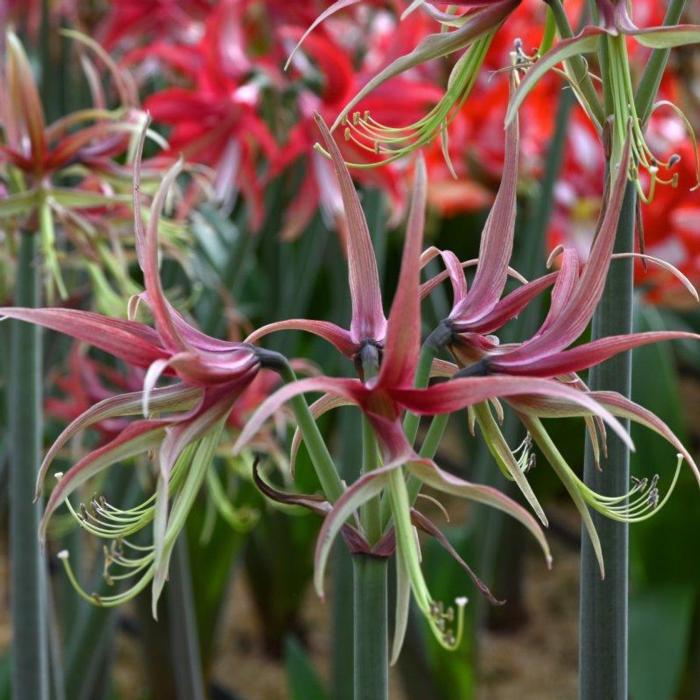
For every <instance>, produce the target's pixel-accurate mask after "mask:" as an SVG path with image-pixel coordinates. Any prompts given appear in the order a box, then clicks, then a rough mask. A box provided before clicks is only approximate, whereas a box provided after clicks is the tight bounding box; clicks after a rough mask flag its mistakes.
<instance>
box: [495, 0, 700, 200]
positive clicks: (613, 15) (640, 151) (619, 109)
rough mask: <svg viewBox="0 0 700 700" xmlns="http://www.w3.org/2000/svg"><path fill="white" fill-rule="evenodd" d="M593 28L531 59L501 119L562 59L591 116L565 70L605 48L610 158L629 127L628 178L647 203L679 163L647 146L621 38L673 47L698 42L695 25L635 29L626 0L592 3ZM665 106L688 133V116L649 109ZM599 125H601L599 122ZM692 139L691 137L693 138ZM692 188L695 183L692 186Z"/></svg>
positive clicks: (699, 165) (699, 168) (616, 156)
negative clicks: (643, 174) (642, 173)
mask: <svg viewBox="0 0 700 700" xmlns="http://www.w3.org/2000/svg"><path fill="white" fill-rule="evenodd" d="M596 7H597V9H598V15H599V17H598V24H597V25H595V26H593V25H591V26H588V27H586V28H585V29H583V30H582V31H581V32H580V33H579V34H578V35H577V36H575V37H572V38H570V39H564V40H562V41H560V42H559V43H558V44H557V45H556V46H555V47H554V48H552V49H551V50H550V51H549V52H547V53H546V54H545V55H544V56H542V57H541V58H540V59H538V60H536V61H535V62H534V63H533V64H532V66H531V68H530V69H529V70H528V72H527V74H526V76H525V78H524V79H523V80H522V82H521V84H520V87H519V89H518V90H517V92H516V93H515V95H514V96H513V99H512V101H511V104H510V106H509V108H508V114H507V116H506V121H510V120H512V119H513V118H514V115H515V112H516V111H517V110H518V108H519V107H520V105H521V104H522V102H523V100H524V99H525V97H526V96H527V95H528V93H529V92H530V91H531V90H532V88H533V87H534V86H535V84H536V83H537V81H538V80H539V79H540V78H541V77H542V76H543V75H544V74H545V73H546V72H547V71H549V70H551V69H553V68H554V67H555V66H557V64H559V63H561V62H562V61H563V62H565V69H564V71H565V74H566V75H567V77H568V78H569V80H570V82H571V85H572V87H573V89H574V90H575V91H576V93H577V97H578V98H579V101H580V102H581V104H582V106H583V107H584V109H586V111H587V112H588V113H589V114H593V107H592V105H591V104H590V103H589V101H588V100H587V98H586V96H585V95H584V94H582V93H581V91H580V89H579V82H578V81H577V79H576V77H575V76H574V75H573V73H572V72H571V70H570V69H569V68H568V67H567V66H566V64H567V63H568V62H570V61H571V59H572V58H575V57H580V56H582V55H584V54H590V53H593V52H595V51H597V50H599V49H600V48H601V47H604V48H605V51H606V56H607V60H606V62H605V65H604V66H603V72H602V73H601V76H600V77H601V80H602V84H603V91H604V93H605V95H606V101H607V102H609V104H610V110H611V116H610V120H611V123H610V130H611V134H610V141H611V143H610V147H611V159H612V163H613V165H614V166H615V167H618V165H619V164H620V162H621V161H622V157H623V150H624V143H625V140H626V137H627V132H628V129H629V128H630V127H631V129H632V158H631V162H630V166H629V178H630V180H631V181H632V182H634V183H635V186H636V189H637V192H638V193H639V196H640V199H641V200H642V201H644V202H649V201H651V200H652V199H653V198H654V192H655V189H656V185H657V184H662V185H673V186H675V185H676V184H677V177H676V176H675V175H672V174H671V170H672V169H673V168H674V166H675V165H676V163H677V162H678V159H679V156H678V155H675V154H674V155H672V156H671V157H670V158H668V159H667V160H665V161H662V160H660V159H659V158H658V157H656V156H655V155H654V154H653V152H652V150H651V148H650V147H649V145H648V143H647V140H646V137H645V134H644V130H645V127H646V121H647V119H648V117H649V114H639V113H638V111H637V104H636V101H635V88H634V84H633V80H632V74H631V71H630V61H629V56H628V49H627V44H626V39H627V38H628V37H629V38H631V39H633V40H634V41H636V42H638V43H639V44H640V45H641V46H643V47H647V48H652V49H672V48H675V47H677V46H686V45H689V44H697V43H699V42H700V26H697V25H687V24H681V25H677V26H661V27H646V28H644V29H641V28H639V27H637V26H636V25H635V23H634V22H633V20H632V18H631V17H630V15H629V12H628V3H627V0H596ZM658 107H668V108H671V109H672V110H674V111H675V112H676V113H677V114H679V115H680V116H681V118H682V119H683V121H684V122H685V124H686V126H687V128H688V131H689V133H690V134H691V135H692V133H693V131H692V127H691V126H690V123H689V122H688V120H687V118H686V117H685V116H684V115H683V113H682V112H681V111H680V109H679V108H678V107H676V106H675V105H674V104H672V103H670V102H667V101H661V102H659V103H657V104H656V105H654V106H653V107H652V110H651V111H652V112H653V111H654V110H655V109H657V108H658ZM598 126H602V125H601V124H598ZM692 138H693V140H694V136H692ZM695 159H696V181H697V184H698V185H700V162H698V159H697V154H696V155H695ZM640 170H644V171H646V173H647V174H648V178H649V184H648V187H647V188H646V191H645V187H644V185H643V183H642V180H641V178H640V173H639V171H640ZM696 186H697V185H696Z"/></svg>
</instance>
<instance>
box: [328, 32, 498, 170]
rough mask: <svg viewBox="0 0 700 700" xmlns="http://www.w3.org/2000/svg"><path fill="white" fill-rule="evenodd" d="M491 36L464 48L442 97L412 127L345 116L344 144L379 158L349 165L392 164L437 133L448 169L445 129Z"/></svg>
mask: <svg viewBox="0 0 700 700" xmlns="http://www.w3.org/2000/svg"><path fill="white" fill-rule="evenodd" d="M494 35H495V32H489V33H488V34H486V35H485V36H483V37H481V38H480V39H477V40H476V41H475V42H474V44H473V45H472V46H470V47H469V48H468V49H467V51H466V52H465V53H464V54H463V55H462V56H461V57H460V59H459V60H458V61H457V63H456V64H455V66H454V68H453V69H452V72H451V73H450V78H449V80H448V83H447V89H446V91H445V94H444V95H443V97H442V98H441V99H440V101H439V102H438V103H437V104H436V105H435V106H434V107H433V108H432V109H431V110H430V111H429V112H428V114H426V115H425V116H424V117H422V118H421V119H419V120H418V121H416V122H414V123H413V124H409V125H407V126H403V127H392V126H389V125H387V124H382V123H380V122H378V121H377V120H375V119H374V118H373V117H372V115H371V114H370V112H369V110H366V111H364V112H353V114H352V115H351V116H344V117H343V118H342V121H341V125H342V126H343V127H344V136H345V139H346V141H351V142H352V143H354V144H355V145H356V146H358V147H359V148H361V149H362V150H364V151H367V152H369V153H372V154H374V155H379V156H382V158H381V160H379V161H376V160H374V161H372V162H369V163H359V162H354V163H348V165H349V166H350V167H353V168H372V167H376V166H377V165H378V164H386V163H391V162H393V161H395V160H398V159H399V158H403V157H405V156H407V155H409V154H410V153H412V152H414V151H415V150H417V149H419V148H421V147H423V146H425V145H427V144H429V143H430V142H431V141H432V140H433V138H434V137H435V134H436V133H438V132H439V133H440V135H441V137H442V142H443V152H444V154H445V158H446V162H447V163H448V165H449V166H450V167H451V165H450V159H449V155H448V153H447V129H448V128H449V126H450V124H451V123H452V121H453V120H454V118H455V117H456V116H457V114H458V112H459V110H460V109H461V107H462V105H463V104H464V102H465V100H466V99H467V98H468V97H469V94H470V92H471V91H472V88H473V87H474V84H475V83H476V80H477V78H478V75H479V69H480V67H481V65H482V63H483V61H484V57H485V56H486V52H487V51H488V48H489V46H490V45H491V42H492V40H493V37H494Z"/></svg>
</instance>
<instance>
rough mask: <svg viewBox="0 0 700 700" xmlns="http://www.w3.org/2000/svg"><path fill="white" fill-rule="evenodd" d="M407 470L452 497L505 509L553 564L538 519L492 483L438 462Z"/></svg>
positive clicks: (422, 463) (417, 464)
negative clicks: (451, 470)
mask: <svg viewBox="0 0 700 700" xmlns="http://www.w3.org/2000/svg"><path fill="white" fill-rule="evenodd" d="M407 468H408V471H410V472H411V473H412V474H413V475H414V476H416V477H417V478H418V479H420V480H421V481H422V482H423V483H424V484H426V485H427V486H430V487H431V488H434V489H436V490H437V491H441V492H443V493H448V494H450V495H452V496H459V497H461V498H468V499H469V500H471V501H474V502H475V503H482V504H484V505H487V506H491V507H492V508H496V509H497V510H500V511H503V512H504V513H507V514H508V515H510V516H512V517H513V518H515V519H516V520H518V521H519V522H521V523H522V524H523V525H524V526H525V527H526V528H527V529H528V530H529V531H530V532H531V533H532V535H533V537H534V538H535V539H536V540H537V542H538V543H539V545H540V547H541V548H542V551H543V552H544V556H545V559H546V560H547V566H548V567H551V565H552V555H551V553H550V551H549V545H548V544H547V540H546V538H545V536H544V532H542V528H541V527H540V526H539V525H538V524H537V521H536V520H535V519H534V518H533V517H532V516H531V515H530V514H529V513H528V512H527V511H526V510H525V509H524V508H523V507H522V506H521V505H518V504H517V503H516V502H515V501H513V500H511V499H510V498H508V496H506V495H505V494H503V493H501V492H500V491H499V490H498V489H495V488H493V487H491V486H483V485H480V484H473V483H471V482H469V481H465V480H464V479H460V478H459V477H457V476H454V475H452V474H449V473H448V472H446V471H443V470H442V469H440V468H439V467H438V466H437V465H436V464H434V463H431V464H428V463H426V461H425V460H424V461H423V462H420V463H419V462H412V463H410V464H409V465H408V467H407Z"/></svg>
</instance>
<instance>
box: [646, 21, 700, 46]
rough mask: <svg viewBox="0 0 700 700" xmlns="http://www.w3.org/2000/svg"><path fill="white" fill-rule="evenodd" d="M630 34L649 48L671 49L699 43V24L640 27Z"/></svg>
mask: <svg viewBox="0 0 700 700" xmlns="http://www.w3.org/2000/svg"><path fill="white" fill-rule="evenodd" d="M632 36H634V38H635V39H636V40H637V41H638V42H639V43H640V44H642V45H643V46H648V47H649V48H651V49H673V48H675V47H676V46H687V45H688V44H700V26H696V25H692V24H679V25H678V26H676V27H660V28H658V29H648V30H647V29H640V30H639V31H637V32H633V33H632Z"/></svg>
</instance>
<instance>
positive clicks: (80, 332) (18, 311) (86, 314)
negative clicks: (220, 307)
mask: <svg viewBox="0 0 700 700" xmlns="http://www.w3.org/2000/svg"><path fill="white" fill-rule="evenodd" d="M0 317H7V318H14V319H17V320H19V321H26V322H27V323H35V324H36V325H38V326H43V327H44V328H50V329H51V330H53V331H58V332H59V333H65V334H66V335H70V336H71V337H73V338H77V339H78V340H82V341H83V342H85V343H89V344H90V345H92V346H94V347H96V348H99V349H100V350H104V351H105V352H108V353H109V354H110V355H114V356H115V357H118V358H119V359H120V360H124V361H125V362H126V363H127V364H130V365H133V366H135V367H143V368H147V367H149V366H150V365H151V364H152V363H153V362H155V361H156V360H159V359H162V358H165V357H168V355H169V353H168V352H167V351H166V350H165V349H164V348H163V347H162V345H161V344H160V339H159V338H158V334H157V333H156V332H155V331H154V330H153V329H152V328H149V327H148V326H146V325H144V324H143V323H137V322H136V321H125V320H123V319H119V318H110V317H109V316H102V315H101V314H96V313H94V312H92V311H80V310H78V309H56V308H43V309H25V308H22V307H12V306H6V307H0Z"/></svg>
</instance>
